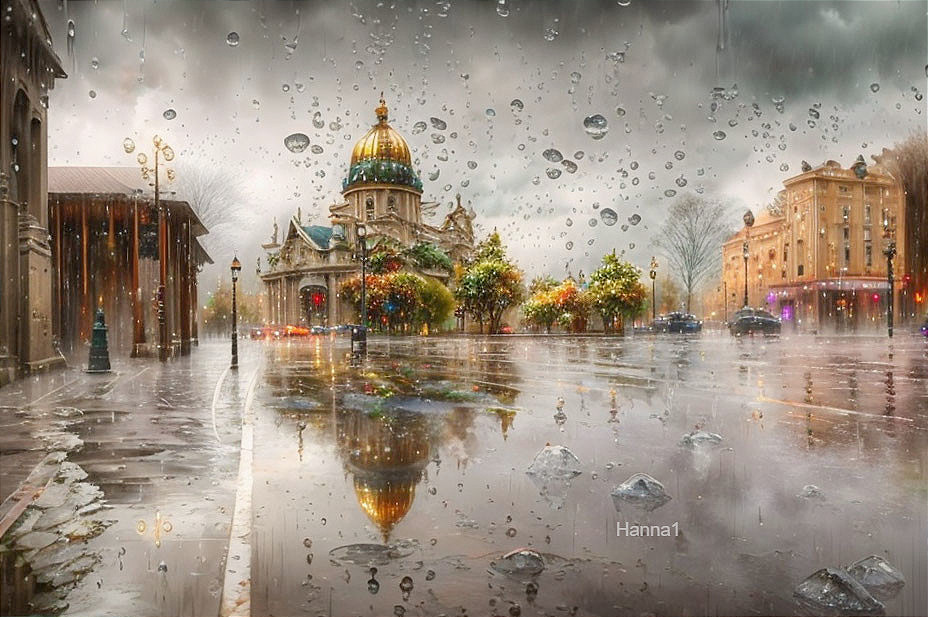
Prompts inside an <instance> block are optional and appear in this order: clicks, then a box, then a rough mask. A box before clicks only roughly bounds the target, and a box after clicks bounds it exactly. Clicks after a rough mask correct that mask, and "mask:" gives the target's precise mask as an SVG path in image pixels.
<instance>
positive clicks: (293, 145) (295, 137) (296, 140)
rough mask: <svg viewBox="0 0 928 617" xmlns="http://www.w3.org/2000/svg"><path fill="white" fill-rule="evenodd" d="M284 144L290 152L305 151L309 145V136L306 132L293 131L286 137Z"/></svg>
mask: <svg viewBox="0 0 928 617" xmlns="http://www.w3.org/2000/svg"><path fill="white" fill-rule="evenodd" d="M284 145H285V146H286V147H287V150H289V151H290V152H303V151H304V150H306V148H308V147H309V137H308V136H307V135H306V134H305V133H293V134H291V135H287V136H286V137H284Z"/></svg>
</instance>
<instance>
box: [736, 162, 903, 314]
mask: <svg viewBox="0 0 928 617" xmlns="http://www.w3.org/2000/svg"><path fill="white" fill-rule="evenodd" d="M783 184H784V186H785V188H784V190H783V191H781V192H780V194H779V195H778V199H777V207H778V209H779V210H780V211H781V212H780V213H778V214H777V215H776V216H772V215H770V214H769V213H766V212H765V213H764V214H763V215H761V216H760V217H758V220H757V222H756V223H755V225H754V227H753V228H751V229H749V230H745V229H742V230H741V231H739V232H738V233H737V234H735V235H734V236H733V237H732V238H731V239H730V240H729V241H728V242H726V243H725V245H724V246H723V249H722V254H723V270H722V288H723V294H726V293H727V298H726V299H727V301H728V305H727V312H728V315H729V316H730V315H731V312H732V311H733V310H734V309H737V308H740V307H741V306H742V305H743V304H744V278H745V268H744V258H743V250H744V241H745V236H747V247H748V251H747V252H748V265H747V280H748V296H749V304H750V305H751V306H764V307H766V308H767V309H768V310H770V311H771V312H772V313H774V314H775V315H778V316H780V317H781V318H782V319H783V322H784V325H785V326H786V327H787V328H788V327H789V324H792V325H793V326H794V327H795V328H798V329H802V330H806V331H818V330H821V329H832V328H834V329H836V330H838V331H854V330H857V329H863V328H866V327H874V328H876V327H881V326H882V325H884V324H885V319H886V309H887V302H888V293H889V284H888V282H887V268H886V266H887V263H886V256H885V255H884V253H883V250H884V248H885V246H886V244H887V242H888V240H889V238H890V237H892V238H893V239H894V240H895V243H896V251H897V255H896V257H895V263H894V268H893V270H894V276H895V278H896V286H895V309H896V310H895V316H896V319H897V320H898V319H899V317H900V316H901V313H902V311H901V310H900V300H901V298H902V295H903V293H904V291H903V285H902V275H903V270H904V267H903V264H905V263H906V262H905V255H906V246H905V238H906V233H905V229H904V225H905V217H904V215H903V214H904V210H903V208H904V201H903V195H902V189H901V186H900V185H899V183H898V182H897V181H896V180H895V179H894V178H893V177H892V176H891V175H890V174H889V172H888V171H887V170H886V169H885V168H884V167H882V166H879V165H874V166H870V167H867V166H866V165H865V164H864V161H863V159H862V158H860V159H858V161H857V162H855V163H854V164H853V165H852V166H851V167H850V168H847V169H845V168H842V167H841V165H840V164H839V163H837V162H835V161H828V162H827V163H824V164H823V165H820V166H818V167H816V168H814V169H811V168H807V169H806V170H804V171H803V173H801V174H799V175H797V176H794V177H792V178H789V179H787V180H786V181H785V182H784V183H783ZM723 310H724V308H723Z"/></svg>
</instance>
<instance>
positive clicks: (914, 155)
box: [873, 132, 928, 311]
mask: <svg viewBox="0 0 928 617" xmlns="http://www.w3.org/2000/svg"><path fill="white" fill-rule="evenodd" d="M873 159H874V160H875V161H876V162H877V163H879V164H881V165H886V166H887V167H888V168H889V171H890V173H892V174H893V176H895V177H896V179H897V180H898V181H899V182H900V183H901V184H902V188H903V189H904V191H905V214H904V215H903V220H904V222H905V234H906V238H905V247H906V248H905V252H906V256H905V261H906V263H905V264H904V267H905V272H906V274H908V275H909V276H911V277H912V280H911V288H912V290H913V291H914V292H915V293H920V294H924V293H925V292H926V290H928V233H926V230H928V134H925V133H922V132H919V133H913V134H912V135H910V136H909V137H908V138H907V139H906V140H905V141H903V142H902V143H900V144H896V145H895V146H893V149H892V150H886V149H885V148H884V149H883V153H882V154H880V155H877V156H874V157H873ZM913 295H914V294H912V293H910V294H909V295H908V297H912V296H913ZM902 308H903V310H904V311H905V310H906V309H907V308H908V310H912V309H913V307H905V306H903V307H902Z"/></svg>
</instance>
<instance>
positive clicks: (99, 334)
mask: <svg viewBox="0 0 928 617" xmlns="http://www.w3.org/2000/svg"><path fill="white" fill-rule="evenodd" d="M87 372H88V373H109V372H110V350H109V347H108V346H107V343H106V322H105V321H104V319H103V309H97V315H96V317H95V318H94V320H93V336H92V337H91V339H90V360H89V361H88V362H87Z"/></svg>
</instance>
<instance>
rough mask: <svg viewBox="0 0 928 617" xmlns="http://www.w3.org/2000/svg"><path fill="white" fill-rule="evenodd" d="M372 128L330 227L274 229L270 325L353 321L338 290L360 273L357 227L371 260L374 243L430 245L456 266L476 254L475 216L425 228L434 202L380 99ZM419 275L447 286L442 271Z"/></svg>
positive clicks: (297, 223) (293, 223)
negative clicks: (280, 231)
mask: <svg viewBox="0 0 928 617" xmlns="http://www.w3.org/2000/svg"><path fill="white" fill-rule="evenodd" d="M375 112H376V114H377V123H376V124H375V125H374V126H373V127H371V129H370V130H369V131H368V132H367V134H366V135H364V137H362V138H361V139H360V140H359V141H358V142H357V143H356V144H355V146H354V149H353V150H352V152H351V163H350V166H349V168H348V174H347V176H346V177H345V179H344V180H343V181H342V199H341V201H340V202H339V203H336V204H333V205H331V206H330V207H329V221H330V225H327V226H326V225H304V224H303V222H302V216H301V214H300V213H299V211H298V213H297V214H296V215H295V216H293V217H291V219H290V221H289V223H288V224H287V229H286V231H285V233H284V235H283V237H282V238H281V239H280V240H279V239H278V235H279V234H278V228H277V223H276V222H275V223H274V234H273V237H272V238H271V241H270V242H269V243H267V244H264V245H262V246H263V248H264V249H265V250H266V251H267V252H268V255H267V268H266V269H265V270H264V271H263V272H261V279H262V280H263V281H264V285H265V290H266V292H267V305H266V306H267V315H266V316H265V318H266V321H267V323H269V324H277V325H284V324H291V325H306V326H308V325H329V326H331V325H337V324H342V323H353V322H356V321H358V319H359V318H358V316H357V314H356V310H354V309H353V308H352V307H350V306H349V305H348V303H347V302H341V301H340V300H339V296H338V289H339V285H340V284H341V283H342V282H343V281H345V280H348V279H350V278H353V277H355V276H358V275H359V274H360V272H361V262H360V261H359V259H358V233H357V229H358V226H359V225H363V226H364V227H365V228H366V231H367V238H368V239H367V246H368V254H369V253H370V250H371V249H374V248H376V247H377V245H378V244H379V243H389V244H393V245H397V246H401V247H405V248H410V247H414V246H416V245H419V244H432V245H434V246H436V247H438V248H439V249H440V250H442V251H443V252H444V253H446V254H447V255H448V256H449V257H450V258H451V260H452V261H453V262H458V261H460V260H462V259H464V258H466V257H468V256H469V255H470V254H471V253H472V251H473V249H474V229H473V218H474V215H473V213H472V212H468V210H467V209H465V208H464V207H463V206H462V205H461V196H460V195H458V197H457V203H456V205H455V206H454V207H453V208H452V209H451V212H449V213H448V214H447V215H446V216H445V218H444V220H443V221H442V223H441V225H439V226H437V227H436V226H433V225H430V224H428V223H425V222H423V217H424V216H428V215H430V214H432V213H434V212H435V211H436V210H437V208H438V206H439V204H438V202H423V201H422V180H420V179H419V175H418V174H417V173H416V171H415V169H413V166H412V157H411V155H410V151H409V145H408V144H407V143H406V140H405V139H403V137H402V136H401V135H400V134H399V133H398V132H396V130H394V129H393V127H391V126H390V125H389V123H388V122H387V120H388V115H387V106H386V103H385V102H384V100H383V99H381V100H380V106H379V107H377V109H376V110H375ZM419 272H420V273H421V274H425V275H428V276H433V277H435V278H439V279H442V280H445V281H447V279H448V277H449V274H448V273H447V272H444V271H437V270H436V271H432V270H429V271H423V270H419Z"/></svg>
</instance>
